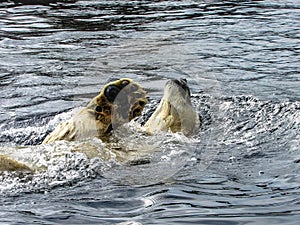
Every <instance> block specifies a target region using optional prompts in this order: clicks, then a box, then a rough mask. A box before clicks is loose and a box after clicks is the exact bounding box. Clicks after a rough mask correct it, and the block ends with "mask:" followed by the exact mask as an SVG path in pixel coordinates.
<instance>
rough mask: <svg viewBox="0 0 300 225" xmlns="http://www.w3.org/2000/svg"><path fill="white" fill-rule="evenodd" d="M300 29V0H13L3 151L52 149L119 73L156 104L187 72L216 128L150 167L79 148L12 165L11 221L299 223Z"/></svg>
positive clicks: (8, 180)
mask: <svg viewBox="0 0 300 225" xmlns="http://www.w3.org/2000/svg"><path fill="white" fill-rule="evenodd" d="M299 27H300V3H299V1H297V0H289V1H283V0H282V1H281V0H278V1H271V0H266V1H213V0H211V1H208V0H206V1H187V0H184V1H75V0H70V1H52V0H33V1H26V0H15V1H4V2H3V1H2V2H1V3H0V59H1V60H0V86H1V89H0V96H1V98H0V99H1V104H0V115H1V116H0V141H1V146H2V148H13V146H20V145H25V146H27V147H29V146H31V145H34V147H33V148H36V150H37V151H38V150H39V148H40V147H39V146H38V145H37V144H39V143H40V142H41V140H42V138H43V137H44V135H45V133H47V132H49V130H51V129H53V127H54V126H55V125H56V124H57V123H58V121H60V120H61V119H64V118H67V117H69V116H70V110H71V109H74V108H75V109H76V108H78V107H80V106H83V105H84V104H85V103H87V102H88V101H89V99H91V97H93V96H94V95H96V94H97V93H98V92H99V90H100V88H101V86H102V85H103V84H104V83H105V82H106V80H107V79H108V78H110V77H116V76H126V77H131V78H133V79H135V80H136V81H138V82H139V83H141V84H142V86H143V87H145V88H146V90H147V91H148V92H149V96H150V99H151V101H150V104H149V106H148V108H147V109H146V111H147V110H150V111H151V109H153V108H155V106H156V105H157V101H158V100H159V98H160V97H161V94H162V89H163V85H164V83H165V81H166V79H168V78H174V77H175V78H180V77H186V78H187V79H188V81H189V84H190V86H191V89H192V92H193V93H194V94H193V98H192V100H193V104H194V105H195V107H196V108H197V110H198V111H199V114H200V115H201V117H202V120H203V125H202V128H201V130H200V131H199V133H198V134H196V135H195V136H194V137H192V138H191V139H189V140H183V142H184V143H185V144H184V145H182V144H179V143H178V142H179V141H182V139H184V138H183V137H181V136H176V135H170V134H166V135H165V137H164V138H165V139H166V140H170V145H171V147H172V148H170V149H167V150H165V151H162V153H156V154H154V155H155V156H154V157H153V158H151V159H150V162H149V163H146V164H142V165H130V166H124V165H123V166H122V165H118V164H117V163H113V162H102V161H97V160H94V161H89V160H88V159H87V158H86V157H84V155H80V154H77V155H76V154H74V155H71V154H68V157H69V158H68V160H65V161H63V162H62V164H59V163H61V162H59V163H57V164H55V165H54V166H53V167H52V168H50V169H49V170H48V171H47V172H46V173H42V174H38V175H34V176H32V175H30V176H29V175H26V174H25V175H24V176H21V177H15V176H13V175H11V174H2V175H1V193H2V197H1V200H0V201H1V206H0V222H1V224H267V223H271V224H298V221H299V219H300V212H299V211H300V207H299V204H300V198H299V192H300V191H299V190H300V189H299V188H300V185H299V183H300V182H299V181H300V175H299V165H300V163H299V162H300V154H299V150H300V147H299V146H300V142H299V133H300V110H299V109H300V102H299V97H300V95H299V93H300V81H299V73H300V70H299V62H300V29H299ZM55 115H56V116H55ZM141 120H143V119H141ZM153 140H154V141H155V140H158V139H155V138H154V139H153ZM35 146H36V147H35ZM25 148H26V147H25Z"/></svg>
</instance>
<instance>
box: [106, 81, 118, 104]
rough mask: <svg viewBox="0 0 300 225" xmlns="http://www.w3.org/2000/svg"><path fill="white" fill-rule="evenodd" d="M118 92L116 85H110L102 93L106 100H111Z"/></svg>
mask: <svg viewBox="0 0 300 225" xmlns="http://www.w3.org/2000/svg"><path fill="white" fill-rule="evenodd" d="M119 92H120V89H119V88H118V87H117V86H116V85H110V86H108V87H107V88H106V89H105V91H104V95H105V97H106V98H107V100H108V101H110V102H113V101H114V100H115V98H116V97H117V95H118V94H119Z"/></svg>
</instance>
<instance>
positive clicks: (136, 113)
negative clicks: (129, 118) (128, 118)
mask: <svg viewBox="0 0 300 225" xmlns="http://www.w3.org/2000/svg"><path fill="white" fill-rule="evenodd" d="M132 115H133V117H137V116H140V115H141V110H140V109H135V110H133V112H132Z"/></svg>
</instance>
